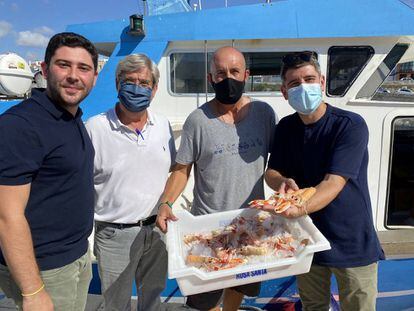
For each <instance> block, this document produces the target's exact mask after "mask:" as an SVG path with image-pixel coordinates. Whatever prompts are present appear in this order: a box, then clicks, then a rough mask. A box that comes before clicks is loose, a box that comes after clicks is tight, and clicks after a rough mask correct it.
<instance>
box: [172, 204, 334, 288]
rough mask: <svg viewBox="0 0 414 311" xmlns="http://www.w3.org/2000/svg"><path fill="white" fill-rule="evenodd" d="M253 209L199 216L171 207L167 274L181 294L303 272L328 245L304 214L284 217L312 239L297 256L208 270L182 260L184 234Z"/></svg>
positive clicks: (221, 223) (219, 225)
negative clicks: (172, 210)
mask: <svg viewBox="0 0 414 311" xmlns="http://www.w3.org/2000/svg"><path fill="white" fill-rule="evenodd" d="M256 213H258V211H257V210H255V209H250V208H246V209H239V210H234V211H228V212H221V213H214V214H209V215H202V216H193V215H192V214H190V213H189V212H187V211H186V210H177V211H174V214H175V215H176V216H177V217H178V220H177V221H176V222H172V221H171V222H169V223H168V232H167V236H166V242H167V249H168V277H169V278H170V279H173V278H175V279H176V280H177V283H178V286H179V287H180V290H181V293H182V294H183V295H185V296H188V295H193V294H197V293H202V292H207V291H211V290H216V289H220V288H227V287H232V286H237V285H242V284H248V283H254V282H258V281H264V280H270V279H277V278H281V277H285V276H291V275H297V274H302V273H306V272H308V271H309V269H310V265H311V263H312V258H313V254H314V253H315V252H320V251H324V250H328V249H330V248H331V247H330V244H329V242H328V240H327V239H326V238H325V237H324V236H323V235H322V234H321V233H320V231H319V230H318V229H317V228H316V227H315V225H314V224H313V222H312V220H311V219H310V218H309V217H308V216H306V217H300V218H296V219H284V221H286V222H297V223H298V225H299V227H300V229H301V230H303V231H304V232H305V233H304V236H307V237H309V238H310V240H311V242H312V243H310V244H309V245H307V246H306V247H304V249H303V250H302V251H301V252H299V254H298V255H297V256H296V257H290V258H282V259H280V258H275V260H267V261H266V262H261V263H250V264H249V263H247V264H245V265H241V266H237V267H235V268H231V269H224V270H219V271H211V272H206V271H202V270H200V269H198V268H195V267H190V266H187V265H186V264H185V256H186V254H185V245H184V242H183V237H184V235H186V234H189V233H197V232H210V231H211V230H215V229H218V228H222V227H224V226H226V225H228V224H229V223H230V222H231V221H232V220H233V219H234V218H235V217H237V216H243V217H246V218H250V217H252V216H253V215H254V214H256Z"/></svg>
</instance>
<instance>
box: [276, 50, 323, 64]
mask: <svg viewBox="0 0 414 311" xmlns="http://www.w3.org/2000/svg"><path fill="white" fill-rule="evenodd" d="M312 57H316V54H315V53H314V52H312V51H304V52H296V53H290V54H286V55H285V56H283V58H282V62H283V64H285V65H288V66H289V65H294V64H298V63H303V62H309V61H310V60H311V59H312Z"/></svg>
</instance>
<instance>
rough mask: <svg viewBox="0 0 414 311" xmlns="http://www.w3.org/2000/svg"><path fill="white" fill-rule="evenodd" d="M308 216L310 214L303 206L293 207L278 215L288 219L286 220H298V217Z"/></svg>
mask: <svg viewBox="0 0 414 311" xmlns="http://www.w3.org/2000/svg"><path fill="white" fill-rule="evenodd" d="M305 204H306V203H305ZM307 214H308V213H307V211H306V205H302V206H297V205H291V206H290V207H289V208H288V209H287V210H286V211H284V212H282V213H280V214H278V215H280V216H282V217H286V218H297V217H301V216H304V215H307Z"/></svg>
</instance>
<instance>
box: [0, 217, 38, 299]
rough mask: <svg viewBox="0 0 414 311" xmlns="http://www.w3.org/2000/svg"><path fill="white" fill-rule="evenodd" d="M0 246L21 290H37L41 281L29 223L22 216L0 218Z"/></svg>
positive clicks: (23, 291)
mask: <svg viewBox="0 0 414 311" xmlns="http://www.w3.org/2000/svg"><path fill="white" fill-rule="evenodd" d="M0 246H1V250H2V253H3V256H4V258H5V260H6V263H7V266H8V268H9V270H10V273H11V275H12V276H13V279H14V281H15V282H16V283H17V285H18V286H19V288H20V290H21V292H22V293H25V294H28V293H29V294H30V293H33V292H35V291H36V290H38V289H39V288H40V287H41V286H42V284H43V281H42V279H41V277H40V273H39V268H38V266H37V263H36V259H35V256H34V251H33V242H32V236H31V233H30V229H29V225H28V223H27V220H26V218H25V217H24V216H21V215H19V216H16V217H12V218H9V219H4V218H3V219H1V218H0Z"/></svg>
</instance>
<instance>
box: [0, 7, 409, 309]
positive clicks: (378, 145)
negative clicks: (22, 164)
mask: <svg viewBox="0 0 414 311" xmlns="http://www.w3.org/2000/svg"><path fill="white" fill-rule="evenodd" d="M146 2H147V4H148V14H147V15H144V16H143V18H142V19H141V17H140V16H132V17H131V19H128V18H125V19H123V20H117V21H103V22H98V23H90V24H80V25H70V26H68V28H67V30H68V31H73V32H77V33H80V34H82V35H84V36H86V37H87V38H89V39H90V40H91V41H93V42H94V44H95V45H96V46H97V48H98V50H99V52H100V53H101V54H103V55H106V56H108V57H109V60H108V62H107V64H106V65H105V67H104V68H103V70H102V71H101V72H100V75H99V79H98V82H97V85H96V87H95V88H94V90H93V91H92V93H91V95H90V96H89V97H88V98H87V99H86V100H85V101H84V103H83V104H82V109H83V110H84V116H85V118H88V117H90V116H92V115H95V114H98V113H100V112H103V111H106V110H108V109H109V108H110V107H112V106H113V105H114V103H115V102H116V101H117V92H116V90H115V83H114V79H115V73H114V72H115V67H116V65H117V63H118V61H119V60H120V59H122V58H123V57H125V56H126V55H128V54H131V53H145V54H147V55H148V56H149V57H150V58H152V59H153V60H154V61H155V62H156V63H157V64H158V66H159V69H160V72H161V80H160V84H159V89H158V93H157V95H156V97H155V99H154V101H153V103H152V108H153V109H154V110H155V111H157V112H160V113H162V114H164V115H166V116H167V117H168V118H169V120H170V121H171V123H172V125H173V129H174V131H175V134H176V137H177V141H176V142H177V145H178V144H179V139H180V131H181V129H182V125H183V122H184V120H185V119H186V117H187V116H188V114H189V113H190V112H191V111H193V110H194V109H196V108H197V107H199V106H201V105H202V104H203V103H204V102H206V101H207V100H209V99H211V98H213V96H214V94H213V92H212V88H211V86H210V85H209V84H208V82H207V79H206V75H207V71H208V61H209V58H210V57H211V55H212V52H213V51H214V50H215V49H217V48H218V47H221V46H224V45H232V46H235V47H237V48H238V49H240V50H241V51H242V52H243V53H244V54H245V56H246V59H247V62H248V66H249V69H250V73H251V76H250V78H249V81H248V83H247V84H246V92H247V94H248V95H249V96H251V97H254V98H258V99H260V100H263V101H266V102H268V103H269V104H270V105H271V106H272V107H273V108H274V110H275V111H276V113H277V114H278V116H279V117H280V118H281V117H283V116H285V115H287V114H290V113H292V112H293V110H291V108H290V107H289V105H287V104H286V102H285V100H284V98H283V96H282V94H281V92H280V85H281V79H280V75H279V71H280V67H281V59H282V57H283V56H284V55H285V54H286V53H289V52H294V51H303V50H310V51H314V52H315V53H316V54H317V55H318V59H319V62H320V64H321V70H322V73H323V74H324V75H325V76H326V81H327V87H326V93H325V94H324V97H325V101H326V102H328V103H330V104H331V105H334V106H337V107H340V108H343V109H347V110H351V111H354V112H356V113H358V114H360V115H362V116H363V117H364V119H365V121H366V122H367V125H368V127H369V132H370V141H369V153H370V154H369V156H370V162H369V168H368V173H369V188H370V189H369V190H370V195H371V202H372V208H373V210H372V213H373V218H374V224H375V227H376V230H377V232H378V235H379V237H380V240H381V243H382V246H383V249H384V251H385V253H386V257H387V260H385V261H382V262H380V266H379V296H378V300H377V306H378V310H409V309H410V308H411V309H412V308H413V307H414V278H413V277H412V275H413V274H414V234H413V233H414V191H413V190H414V162H413V161H412V159H413V158H414V96H411V94H408V93H409V92H405V93H407V94H402V95H401V96H396V95H399V94H395V93H392V94H389V93H388V92H377V90H381V89H384V87H383V86H382V85H383V83H384V81H386V79H387V77H389V75H390V73H391V72H392V70H393V69H394V68H395V67H396V66H397V64H399V63H405V62H409V61H414V24H413V23H412V22H410V21H413V20H414V1H413V0H366V1H358V0H348V1H340V0H331V1H325V0H314V1H311V2H310V1H306V0H281V1H273V2H270V1H258V3H257V4H254V5H243V6H234V7H224V6H223V8H217V9H210V10H197V11H193V10H192V8H191V7H190V6H189V5H188V4H187V2H186V1H178V0H176V1H169V2H170V5H169V6H164V7H163V8H162V7H157V6H156V5H155V4H156V1H149V0H148V1H146ZM163 2H168V1H163ZM264 2H267V3H264ZM157 8H158V11H157V10H156V9H157ZM163 10H165V11H163ZM408 88H409V89H411V90H412V88H411V87H410V86H408ZM6 108H7V107H6V106H5V105H0V111H3V110H5V109H6ZM191 188H192V184H189V185H188V187H187V189H186V191H185V193H184V196H183V197H182V198H180V201H179V205H182V206H183V207H187V206H188V205H189V204H191V198H192V195H191ZM95 272H96V269H95ZM332 286H333V287H332V289H333V293H334V294H333V296H332V306H331V307H332V309H333V310H339V305H338V303H337V296H336V294H335V293H337V289H336V284H335V282H334V283H333V285H332ZM99 292H100V287H99V280H98V278H97V275H95V278H94V282H93V284H92V285H91V293H96V294H98V293H99ZM163 295H164V299H165V301H166V302H182V301H183V298H182V295H181V294H180V292H179V289H178V287H177V285H176V283H175V282H174V280H171V281H169V282H168V284H167V288H166V289H165V291H164V293H163ZM245 303H246V304H249V305H251V306H255V307H260V308H262V309H265V310H281V309H282V308H285V309H284V310H287V309H286V308H292V309H291V310H293V309H294V308H295V307H297V308H299V305H300V301H299V298H298V295H297V290H296V287H295V279H294V277H287V278H281V279H276V280H272V281H266V282H265V283H264V285H263V288H262V291H261V294H260V296H259V297H257V298H254V299H248V300H246V301H245Z"/></svg>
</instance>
